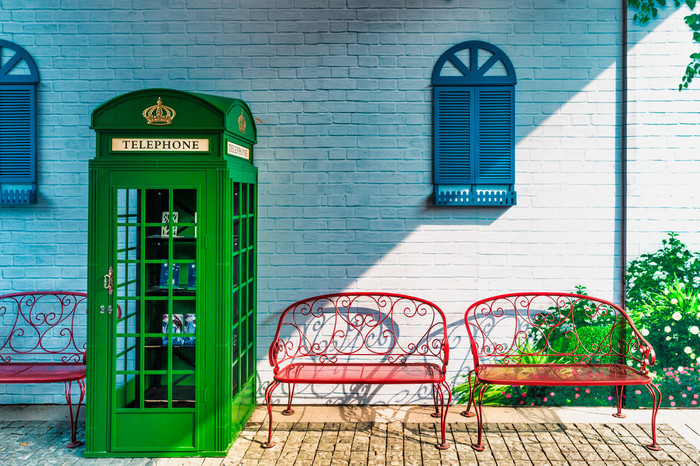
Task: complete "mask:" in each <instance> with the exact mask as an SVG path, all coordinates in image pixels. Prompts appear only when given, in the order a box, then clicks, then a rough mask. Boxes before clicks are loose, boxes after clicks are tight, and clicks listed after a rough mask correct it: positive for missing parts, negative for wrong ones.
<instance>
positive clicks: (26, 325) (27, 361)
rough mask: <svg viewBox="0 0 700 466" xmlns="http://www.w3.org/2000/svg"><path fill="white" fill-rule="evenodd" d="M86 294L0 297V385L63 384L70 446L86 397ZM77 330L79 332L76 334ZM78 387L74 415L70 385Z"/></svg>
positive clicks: (49, 292)
mask: <svg viewBox="0 0 700 466" xmlns="http://www.w3.org/2000/svg"><path fill="white" fill-rule="evenodd" d="M86 305H87V295H86V294H85V293H77V292H70V291H34V292H26V293H11V294H5V295H0V383H13V384H14V383H23V384H28V383H60V382H63V384H64V389H65V395H66V401H67V402H68V409H69V411H70V435H71V441H70V443H68V444H67V445H66V446H67V447H69V448H74V447H76V446H78V445H80V442H78V441H77V440H76V423H77V420H78V414H79V412H80V404H81V403H82V401H83V398H84V397H85V374H86V370H85V368H86V366H85V351H86V349H87V341H86V335H87V332H86V320H87V308H86ZM76 327H79V328H80V330H79V331H78V330H77V328H76ZM73 382H77V383H78V387H79V388H80V400H79V401H78V404H77V407H76V409H75V413H74V412H73V403H72V400H71V385H72V383H73Z"/></svg>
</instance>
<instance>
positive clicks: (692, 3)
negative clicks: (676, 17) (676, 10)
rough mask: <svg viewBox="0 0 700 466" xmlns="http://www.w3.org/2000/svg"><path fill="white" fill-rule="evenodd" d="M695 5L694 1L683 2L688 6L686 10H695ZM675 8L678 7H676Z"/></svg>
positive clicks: (686, 0)
mask: <svg viewBox="0 0 700 466" xmlns="http://www.w3.org/2000/svg"><path fill="white" fill-rule="evenodd" d="M695 3H696V0H685V4H686V5H688V8H690V9H691V10H692V9H693V8H695ZM676 6H678V5H676Z"/></svg>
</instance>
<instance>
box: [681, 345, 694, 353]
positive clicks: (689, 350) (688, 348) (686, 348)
mask: <svg viewBox="0 0 700 466" xmlns="http://www.w3.org/2000/svg"><path fill="white" fill-rule="evenodd" d="M683 351H684V352H685V354H690V353H692V352H693V350H692V349H690V346H686V347H685V348H684V349H683Z"/></svg>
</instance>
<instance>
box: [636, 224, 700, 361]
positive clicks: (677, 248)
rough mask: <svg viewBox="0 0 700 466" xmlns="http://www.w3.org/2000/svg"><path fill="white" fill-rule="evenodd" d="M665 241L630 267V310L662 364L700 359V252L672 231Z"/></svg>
mask: <svg viewBox="0 0 700 466" xmlns="http://www.w3.org/2000/svg"><path fill="white" fill-rule="evenodd" d="M662 243H663V246H662V247H661V249H659V250H658V251H656V252H654V253H651V254H643V255H642V256H640V257H639V258H637V259H635V260H633V261H632V262H630V264H629V266H628V267H627V312H628V313H629V315H630V317H631V318H632V320H633V321H634V322H635V323H637V327H639V330H640V332H642V335H644V338H646V339H647V341H649V343H650V344H651V346H652V347H653V348H654V351H655V352H656V359H657V361H658V362H657V364H659V365H661V366H663V367H666V366H671V367H678V366H682V367H689V365H690V364H693V363H700V299H699V296H698V293H699V292H700V257H699V255H698V254H697V253H695V254H694V253H691V252H690V251H689V250H688V248H687V247H686V246H685V245H684V244H683V243H681V242H680V240H679V239H678V235H676V234H675V233H669V235H668V238H667V239H664V240H663V241H662Z"/></svg>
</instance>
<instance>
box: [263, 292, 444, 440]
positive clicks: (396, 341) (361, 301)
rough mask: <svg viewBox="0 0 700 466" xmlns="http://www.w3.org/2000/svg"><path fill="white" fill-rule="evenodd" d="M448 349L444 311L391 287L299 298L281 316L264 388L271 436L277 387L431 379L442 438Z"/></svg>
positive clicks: (291, 391)
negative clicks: (269, 375) (270, 374)
mask: <svg viewBox="0 0 700 466" xmlns="http://www.w3.org/2000/svg"><path fill="white" fill-rule="evenodd" d="M448 355H449V346H448V343H447V327H446V325H445V315H444V314H443V312H442V310H441V309H440V308H439V307H437V306H436V305H435V304H433V303H431V302H430V301H426V300H423V299H420V298H414V297H412V296H406V295H400V294H393V293H352V292H349V293H335V294H327V295H323V296H315V297H312V298H308V299H304V300H301V301H298V302H296V303H294V304H292V305H291V306H289V307H288V308H287V309H286V310H285V311H284V312H283V313H282V315H281V316H280V319H279V324H278V326H277V333H276V334H275V338H274V340H273V341H272V344H271V345H270V353H269V358H270V365H271V366H272V367H273V368H274V380H273V381H272V382H271V383H270V385H269V386H268V387H267V390H266V391H265V401H266V403H267V411H268V414H269V416H270V428H269V437H268V442H267V444H266V445H264V446H265V447H266V448H269V447H272V446H274V445H275V442H273V441H272V406H271V400H272V393H273V392H274V390H275V389H276V388H277V387H278V386H279V385H280V384H282V383H286V384H288V385H289V398H288V403H287V409H286V410H284V411H283V412H282V414H285V415H288V414H291V413H293V410H292V398H293V396H294V388H295V385H296V384H297V383H304V384H334V385H337V384H382V385H383V384H430V385H431V386H432V394H433V403H434V405H435V412H434V413H433V414H432V416H433V417H440V420H441V435H442V437H441V443H440V444H439V446H438V448H441V449H445V448H449V444H448V443H447V442H446V440H445V421H446V417H447V409H448V407H449V405H450V401H451V399H452V395H451V392H450V388H449V386H448V385H447V383H446V382H445V371H446V368H447V361H448Z"/></svg>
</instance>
